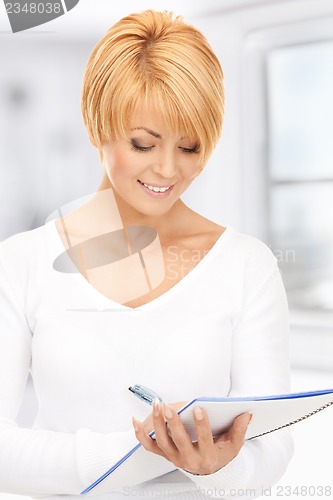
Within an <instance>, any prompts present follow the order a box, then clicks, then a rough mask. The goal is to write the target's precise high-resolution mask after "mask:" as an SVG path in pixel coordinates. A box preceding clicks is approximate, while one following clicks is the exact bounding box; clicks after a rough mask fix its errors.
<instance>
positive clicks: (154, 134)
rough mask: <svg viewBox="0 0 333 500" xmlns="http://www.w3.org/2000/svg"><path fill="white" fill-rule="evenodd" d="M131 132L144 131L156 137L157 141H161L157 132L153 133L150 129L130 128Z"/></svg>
mask: <svg viewBox="0 0 333 500" xmlns="http://www.w3.org/2000/svg"><path fill="white" fill-rule="evenodd" d="M131 130H145V131H146V132H148V134H150V135H153V136H154V137H157V139H162V136H161V134H158V133H157V132H154V131H153V130H150V128H147V127H135V128H131Z"/></svg>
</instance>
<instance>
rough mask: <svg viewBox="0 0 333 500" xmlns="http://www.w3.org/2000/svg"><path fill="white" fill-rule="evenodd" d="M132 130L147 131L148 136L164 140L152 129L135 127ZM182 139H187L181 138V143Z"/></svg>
mask: <svg viewBox="0 0 333 500" xmlns="http://www.w3.org/2000/svg"><path fill="white" fill-rule="evenodd" d="M131 130H145V131H146V132H148V134H150V135H152V136H154V137H156V138H157V139H162V136H161V134H158V133H157V132H154V130H151V129H150V128H147V127H134V128H131ZM182 139H185V137H181V138H180V139H179V140H180V141H181V140H182Z"/></svg>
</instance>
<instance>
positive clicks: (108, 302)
mask: <svg viewBox="0 0 333 500" xmlns="http://www.w3.org/2000/svg"><path fill="white" fill-rule="evenodd" d="M56 221H57V219H52V220H51V221H49V222H47V223H46V225H45V226H46V227H48V228H49V233H50V235H51V237H52V239H53V242H54V244H55V245H56V248H57V256H58V255H60V253H63V252H65V251H66V248H65V246H64V244H63V241H62V239H61V236H60V234H59V231H58V229H57V226H56ZM232 231H233V229H232V227H230V226H227V227H225V229H224V231H223V233H221V234H220V236H219V237H218V238H217V240H216V241H215V243H214V244H213V246H212V247H211V248H210V249H209V250H208V252H207V253H206V254H205V255H204V256H203V258H202V259H201V260H200V261H199V262H198V263H197V264H196V266H195V267H194V268H193V269H191V271H189V272H188V273H187V274H186V275H185V276H184V277H183V278H182V279H181V280H179V281H177V283H175V284H174V285H173V286H172V287H170V288H168V290H166V291H165V292H164V293H162V294H161V295H159V296H158V297H155V298H154V299H152V300H150V301H148V302H146V303H145V304H142V305H140V306H137V307H129V306H126V305H124V304H121V303H120V302H116V301H115V300H112V299H111V298H109V297H107V296H106V295H104V294H103V293H102V292H100V291H99V290H98V289H97V288H95V287H94V286H93V285H92V284H91V283H89V281H87V280H86V278H85V277H84V276H83V275H82V274H81V273H80V272H77V273H75V275H77V276H78V279H79V280H80V283H82V286H84V287H85V288H86V289H87V290H88V292H90V293H93V294H94V295H95V296H96V297H99V298H100V299H101V300H102V301H103V302H104V305H103V307H105V308H106V309H108V308H109V309H110V308H112V309H117V310H123V311H128V312H131V311H132V312H134V311H145V310H150V309H153V308H154V307H155V306H156V307H157V306H159V305H160V304H163V303H164V302H165V301H166V300H168V299H169V297H170V296H171V297H172V296H173V295H174V294H175V293H178V292H179V290H182V289H183V288H184V287H185V286H187V284H188V283H191V280H192V281H193V279H194V278H195V277H196V276H197V274H199V273H200V272H201V271H202V270H203V269H204V268H205V266H207V265H208V263H209V262H210V261H211V260H212V259H213V258H214V255H215V253H216V252H217V251H218V249H219V248H220V246H221V245H222V244H224V243H225V241H226V240H227V239H228V238H229V236H230V234H231V233H232ZM52 248H53V246H52ZM55 272H57V271H55Z"/></svg>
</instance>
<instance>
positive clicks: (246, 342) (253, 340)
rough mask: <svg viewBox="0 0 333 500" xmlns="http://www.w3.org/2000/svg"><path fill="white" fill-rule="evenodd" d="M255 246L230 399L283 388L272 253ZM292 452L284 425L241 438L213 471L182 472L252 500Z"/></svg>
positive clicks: (285, 335)
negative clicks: (236, 450) (222, 464)
mask: <svg viewBox="0 0 333 500" xmlns="http://www.w3.org/2000/svg"><path fill="white" fill-rule="evenodd" d="M260 247H261V248H260ZM260 247H259V250H260V253H259V255H257V256H254V258H253V259H251V260H250V262H249V264H248V267H247V269H246V270H245V273H244V286H243V293H244V300H243V308H242V312H241V314H240V316H239V318H238V319H237V321H236V322H235V325H234V330H233V351H232V369H231V390H230V393H229V396H230V397H237V396H257V395H268V394H274V393H275V394H279V393H280V394H281V393H286V392H288V391H289V378H290V375H289V326H288V325H289V321H288V307H287V301H286V295H285V290H284V287H283V283H282V279H281V275H280V272H279V269H278V266H277V262H276V259H275V257H274V256H273V254H272V253H271V252H270V250H269V249H268V248H267V247H265V246H263V245H260ZM250 425H251V424H250ZM292 454H293V442H292V439H291V436H290V433H289V431H288V430H285V429H284V430H280V431H277V432H273V433H271V434H268V435H266V436H263V437H261V438H257V439H254V440H250V441H246V442H245V443H244V446H243V447H242V449H241V450H240V452H239V454H238V456H237V457H235V459H234V460H232V461H231V462H230V463H229V464H227V465H226V466H225V467H223V468H222V469H220V470H219V471H217V472H215V473H214V474H210V475H206V476H196V475H193V474H190V473H188V472H185V471H182V472H183V473H184V474H185V475H186V476H187V477H189V478H191V479H192V481H194V483H195V484H196V486H197V488H199V489H201V490H202V491H205V490H206V491H207V490H208V489H209V490H210V491H209V495H210V496H215V497H217V498H218V497H228V496H229V495H230V497H233V498H234V497H235V492H236V491H240V496H246V494H247V495H250V496H251V498H253V497H254V496H259V495H260V494H261V492H262V489H263V488H266V487H269V486H271V485H273V484H274V483H276V482H277V481H278V480H279V479H280V477H281V476H282V475H283V473H284V471H285V469H286V467H287V464H288V462H289V460H290V459H291V456H292ZM246 491H247V493H246ZM228 492H229V495H228Z"/></svg>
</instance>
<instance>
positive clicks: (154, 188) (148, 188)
mask: <svg viewBox="0 0 333 500" xmlns="http://www.w3.org/2000/svg"><path fill="white" fill-rule="evenodd" d="M138 183H139V185H140V187H141V189H143V191H144V192H145V193H146V194H147V195H148V196H151V197H153V198H166V197H167V196H169V195H170V193H171V191H172V189H173V187H174V184H170V185H169V186H158V185H157V184H148V183H146V182H143V181H140V179H138Z"/></svg>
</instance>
